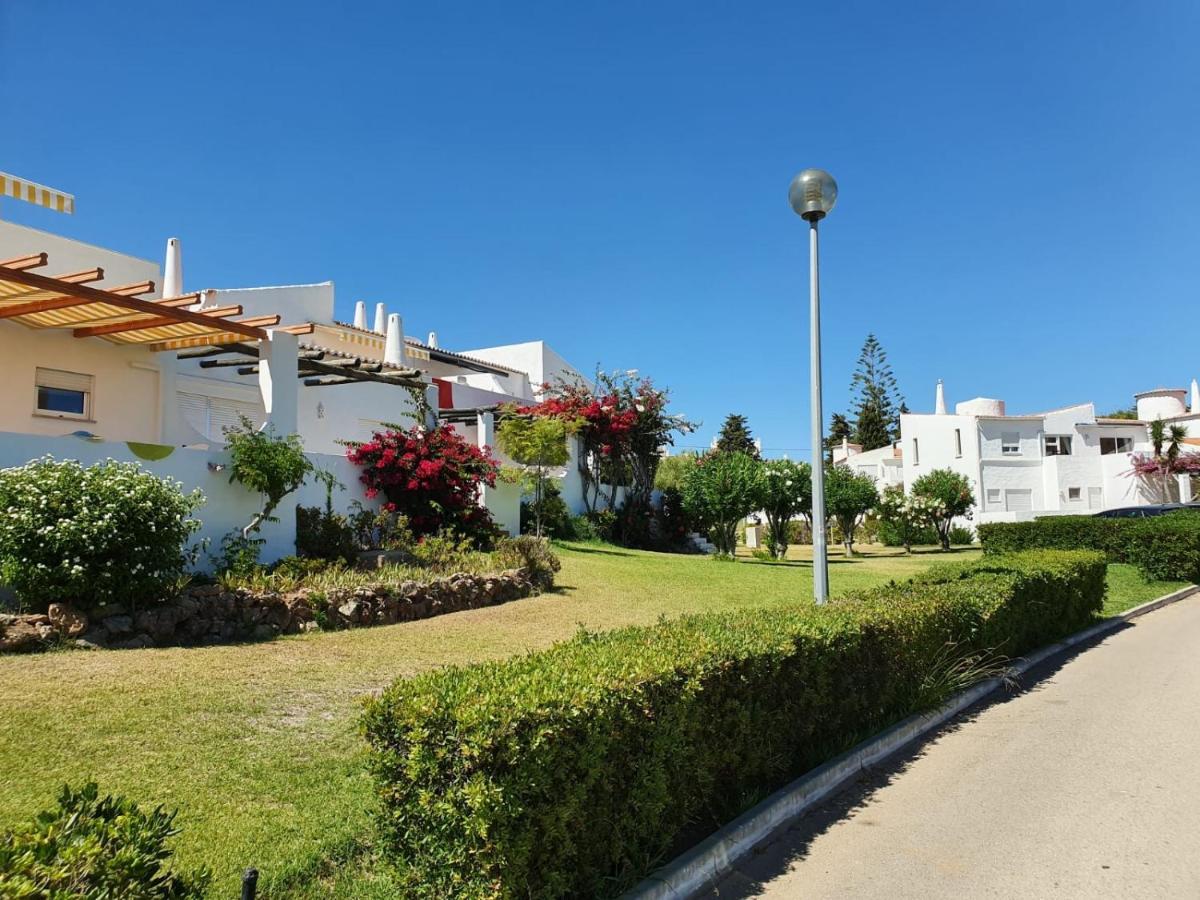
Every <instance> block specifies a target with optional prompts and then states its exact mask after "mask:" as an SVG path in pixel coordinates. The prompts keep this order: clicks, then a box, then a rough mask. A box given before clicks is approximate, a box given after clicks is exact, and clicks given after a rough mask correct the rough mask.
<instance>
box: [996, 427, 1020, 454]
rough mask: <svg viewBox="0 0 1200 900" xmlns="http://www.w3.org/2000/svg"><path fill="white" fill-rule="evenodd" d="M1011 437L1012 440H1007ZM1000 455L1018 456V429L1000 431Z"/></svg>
mask: <svg viewBox="0 0 1200 900" xmlns="http://www.w3.org/2000/svg"><path fill="white" fill-rule="evenodd" d="M1009 438H1011V439H1012V440H1009ZM1000 455H1001V456H1020V455H1021V432H1019V431H1002V432H1001V433H1000Z"/></svg>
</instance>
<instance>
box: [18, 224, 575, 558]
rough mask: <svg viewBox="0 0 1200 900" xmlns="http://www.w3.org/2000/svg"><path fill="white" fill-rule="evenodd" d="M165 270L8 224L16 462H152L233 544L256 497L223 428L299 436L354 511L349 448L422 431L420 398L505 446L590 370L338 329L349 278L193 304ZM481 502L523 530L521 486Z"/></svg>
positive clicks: (174, 266)
mask: <svg viewBox="0 0 1200 900" xmlns="http://www.w3.org/2000/svg"><path fill="white" fill-rule="evenodd" d="M163 269H165V272H163V271H160V266H159V265H158V264H157V263H154V262H151V261H148V260H143V259H137V258H134V257H131V256H127V255H125V254H121V253H118V252H115V251H112V250H108V249H105V248H102V247H96V246H91V245H88V244H84V243H81V242H79V241H74V240H70V239H67V238H63V237H60V236H57V235H53V234H48V233H46V232H43V231H39V230H37V229H33V228H28V227H25V226H21V225H17V224H14V223H11V222H0V358H2V359H3V360H4V375H5V378H4V381H3V384H0V466H13V465H21V464H23V463H25V462H27V461H29V460H30V459H33V458H35V457H38V456H42V455H45V454H47V453H51V454H53V455H55V456H58V457H60V458H61V457H72V458H76V459H80V460H81V461H82V462H84V463H89V462H93V461H97V460H100V459H104V458H108V457H112V458H116V459H136V460H138V461H140V462H141V463H142V464H143V465H145V466H147V467H148V468H150V469H151V470H153V471H155V472H157V473H158V474H162V475H169V476H171V477H174V478H177V479H179V480H180V481H182V482H183V484H184V486H185V487H186V488H188V489H191V488H192V487H200V488H201V489H202V490H203V491H204V493H205V495H206V496H207V497H208V498H209V501H208V503H207V504H206V506H205V507H204V509H203V510H202V512H201V514H200V517H201V518H202V519H203V521H204V525H205V528H204V531H203V532H202V536H204V537H207V538H209V539H210V540H212V541H214V542H216V541H219V539H220V536H221V535H223V534H225V533H228V532H229V531H230V530H232V529H233V528H234V527H236V526H239V525H241V524H244V523H245V521H247V519H248V516H249V514H251V513H252V512H253V507H254V506H255V503H256V498H253V497H249V496H248V495H247V492H246V491H245V490H244V489H243V488H240V487H238V486H232V485H229V483H228V480H229V479H228V476H227V475H225V474H222V472H223V470H224V468H225V462H224V457H223V452H224V440H223V429H224V428H225V427H226V426H229V425H233V424H236V422H237V421H238V420H239V418H240V417H241V416H246V417H248V418H249V419H250V420H251V421H253V422H254V423H255V424H257V425H260V426H262V425H265V424H266V423H271V424H272V425H273V426H274V428H275V429H276V430H277V431H278V432H279V433H282V434H288V433H293V432H295V433H298V434H299V435H300V436H301V438H302V439H303V441H304V445H305V449H306V451H307V452H309V454H310V456H311V457H312V458H313V460H314V462H315V463H316V464H317V465H318V466H319V467H321V468H323V469H328V470H331V471H333V472H334V473H335V474H336V475H337V477H338V479H339V481H341V482H342V483H343V484H344V485H345V486H346V490H345V491H344V492H342V493H341V494H340V495H339V498H338V500H337V501H336V502H337V503H338V504H339V505H340V506H342V507H346V506H348V505H349V504H350V503H351V502H352V501H354V500H357V499H362V493H361V489H360V487H359V484H358V479H357V474H358V473H357V471H356V470H355V469H354V467H353V466H351V465H350V464H349V463H348V462H347V461H346V459H345V447H344V445H343V444H342V443H341V442H343V441H347V440H350V441H353V440H361V439H364V438H367V437H369V436H370V434H371V432H372V430H375V429H378V428H380V427H381V426H382V425H383V424H384V423H400V424H410V423H411V421H412V417H413V416H414V415H415V414H416V411H417V409H418V406H417V403H416V400H415V396H420V395H422V394H423V395H424V399H425V400H426V403H427V405H428V407H429V408H430V409H431V410H432V412H431V414H430V415H429V419H430V420H433V419H441V420H443V421H446V422H448V423H450V424H451V425H452V426H453V427H454V428H455V429H456V430H458V431H460V432H461V433H462V434H463V435H464V437H466V438H467V439H468V440H471V441H473V442H476V443H478V444H479V445H489V446H491V445H492V444H494V436H495V433H494V423H495V411H496V409H497V407H499V406H501V405H504V404H509V403H518V404H520V403H529V402H532V401H534V400H535V399H536V398H537V395H538V392H539V390H540V386H541V385H542V384H543V383H544V382H548V381H552V380H554V379H555V378H556V377H559V376H562V377H575V376H578V375H579V373H578V371H577V370H576V369H575V368H573V367H572V366H571V365H570V364H569V363H567V362H566V360H564V359H563V358H562V357H561V356H559V355H558V354H557V353H555V352H554V351H553V350H552V349H551V348H550V347H548V346H547V345H546V344H545V343H544V342H542V341H531V342H528V343H521V344H511V345H505V346H496V347H484V348H478V349H474V350H468V351H465V352H455V351H451V350H446V349H443V348H441V347H440V346H439V344H438V340H437V336H436V334H433V333H431V334H430V335H429V336H428V338H427V339H426V340H425V341H419V340H416V339H414V338H413V337H410V336H407V335H405V334H404V330H403V319H402V317H401V316H400V315H399V313H398V312H389V311H388V309H387V308H386V307H385V305H384V304H382V303H379V304H376V305H375V307H374V310H373V314H374V315H373V321H372V322H371V323H370V324H368V322H367V312H368V311H367V307H366V304H365V303H359V304H357V308H356V311H355V317H354V319H355V320H354V322H353V323H346V322H340V321H337V320H336V319H335V318H334V299H335V298H334V286H333V283H332V282H325V283H321V284H309V285H290V286H279V287H262V288H237V289H216V290H213V289H206V290H201V291H196V292H192V293H188V292H185V289H184V285H183V267H182V260H181V250H180V245H179V242H178V241H177V240H175V239H171V240H170V241H168V242H167V253H166V264H165V266H164V267H163ZM160 285H161V287H160ZM565 474H566V476H567V477H566V479H565V483H564V490H563V494H564V499H565V500H567V502H568V504H569V505H570V506H572V507H573V508H575V509H576V510H579V509H581V508H582V505H583V501H582V494H581V492H580V490H579V484H578V474H577V471H576V466H575V465H574V464H573V463H572V464H569V465H568V466H567V468H566V473H565ZM322 491H323V489H322V488H319V487H318V486H316V485H311V484H310V485H306V486H305V488H303V489H302V490H301V491H300V492H298V496H293V497H292V498H289V500H290V504H289V503H285V506H284V507H281V508H280V510H279V513H278V514H279V517H280V519H281V522H280V523H279V524H278V525H277V526H274V530H273V532H272V533H268V534H265V536H266V537H267V541H268V543H267V546H266V548H265V555H264V558H267V559H271V558H275V557H278V556H280V555H285V554H287V553H291V552H293V549H292V542H293V540H294V515H293V514H292V509H294V506H295V505H296V504H297V503H300V504H303V505H316V504H318V503H320V502H322V500H323V494H322ZM576 495H578V496H576ZM482 502H483V503H484V504H485V505H486V506H487V507H488V509H489V510H490V511H491V512H492V514H493V517H494V518H495V519H496V521H497V522H498V523H499V524H500V525H501V526H502V527H503V528H505V529H506V530H508V531H509V532H510V533H515V532H516V531H517V530H518V528H519V502H520V498H519V493H518V488H516V487H515V486H513V485H508V484H501V483H498V484H497V486H496V487H495V488H488V489H486V490H485V496H484V497H483V498H482Z"/></svg>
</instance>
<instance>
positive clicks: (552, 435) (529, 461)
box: [496, 409, 574, 537]
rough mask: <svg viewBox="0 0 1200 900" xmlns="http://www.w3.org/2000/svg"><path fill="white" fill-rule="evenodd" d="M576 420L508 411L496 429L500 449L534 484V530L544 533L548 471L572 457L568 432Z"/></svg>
mask: <svg viewBox="0 0 1200 900" xmlns="http://www.w3.org/2000/svg"><path fill="white" fill-rule="evenodd" d="M573 427H574V425H573V423H571V424H568V423H567V422H565V421H563V420H562V419H558V418H554V417H551V416H522V415H516V414H514V412H513V410H511V409H510V410H508V415H506V416H505V418H503V419H502V420H501V421H500V425H499V426H498V427H497V429H496V440H497V442H498V443H499V444H500V449H501V450H503V451H504V452H505V453H506V454H508V456H509V458H510V459H512V461H513V462H515V463H517V464H518V465H519V466H521V467H522V468H523V469H524V470H525V474H526V475H527V476H528V478H529V481H530V482H531V483H532V487H533V521H534V533H535V534H536V535H537V536H538V537H541V536H542V498H543V495H544V494H545V485H546V470H547V469H549V468H552V467H555V466H565V465H566V464H567V460H569V459H570V458H571V453H570V450H569V449H568V448H567V434H568V430H569V429H570V428H573Z"/></svg>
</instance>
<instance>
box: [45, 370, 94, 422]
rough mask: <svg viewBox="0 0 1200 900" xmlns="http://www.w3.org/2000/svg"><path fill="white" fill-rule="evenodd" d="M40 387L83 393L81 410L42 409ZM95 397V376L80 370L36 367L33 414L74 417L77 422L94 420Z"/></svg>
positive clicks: (47, 416)
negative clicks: (77, 411) (70, 370)
mask: <svg viewBox="0 0 1200 900" xmlns="http://www.w3.org/2000/svg"><path fill="white" fill-rule="evenodd" d="M42 388H49V389H54V390H60V391H73V392H75V393H79V394H83V412H81V413H76V412H64V411H62V410H57V409H43V408H42V406H41V404H40V402H39V401H40V394H41V392H42ZM95 397H96V376H94V375H86V374H84V373H82V372H68V371H66V370H64V369H50V368H43V367H42V366H38V367H37V371H36V372H35V373H34V380H33V414H34V415H35V416H44V417H46V418H50V419H74V420H75V421H77V422H91V421H94V419H93V413H94V411H95V410H94V403H95Z"/></svg>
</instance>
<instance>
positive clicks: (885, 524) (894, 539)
mask: <svg viewBox="0 0 1200 900" xmlns="http://www.w3.org/2000/svg"><path fill="white" fill-rule="evenodd" d="M909 535H910V544H912V545H920V544H925V545H930V546H932V545H934V544H936V543H938V541H939V540H940V538H939V536H938V532H937V529H936V528H934V527H933V526H932V525H924V526H922V527H919V528H912V529H911V530H910V532H909ZM877 537H878V538H879V543H881V544H883V546H885V547H903V546H904V531H903V529H902V526H900V525H898V524H897V523H896V522H893V521H889V520H887V519H881V520H880V522H879V532H878V535H877Z"/></svg>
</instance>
